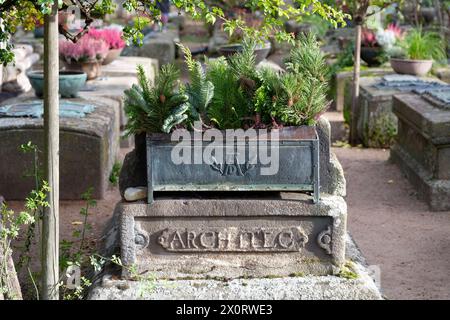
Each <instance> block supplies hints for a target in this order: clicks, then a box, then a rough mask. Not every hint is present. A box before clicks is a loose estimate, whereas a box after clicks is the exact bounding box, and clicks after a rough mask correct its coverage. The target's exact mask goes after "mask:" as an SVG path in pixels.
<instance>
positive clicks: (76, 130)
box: [0, 96, 119, 200]
mask: <svg viewBox="0 0 450 320" xmlns="http://www.w3.org/2000/svg"><path fill="white" fill-rule="evenodd" d="M36 101H37V102H42V100H37V99H36V98H34V97H32V96H21V97H19V98H15V99H10V100H7V101H5V102H4V103H3V104H2V106H3V107H4V106H6V105H11V106H14V105H23V104H25V105H26V104H27V103H30V104H31V103H32V102H36ZM65 102H75V103H79V104H81V105H89V106H93V107H94V109H93V110H92V112H90V113H87V114H85V115H84V116H83V117H78V116H76V117H67V116H64V115H63V116H62V117H61V119H60V173H61V178H60V179H61V191H60V197H61V199H80V197H81V194H82V193H83V192H85V191H86V190H87V189H88V188H90V187H93V189H94V190H93V197H94V198H103V197H104V194H105V191H106V189H107V187H108V178H109V175H110V173H111V169H112V167H113V164H114V162H115V161H116V157H117V152H118V148H119V118H118V115H117V110H118V106H117V102H115V101H114V100H110V99H106V98H103V99H102V100H100V101H99V100H85V99H70V100H65V99H62V100H61V104H64V103H65ZM43 139H44V133H43V119H42V118H34V117H1V116H0V150H2V152H1V154H0V193H1V194H3V196H4V197H5V198H6V199H11V200H13V199H24V198H25V197H26V196H27V195H28V194H29V192H30V191H31V190H33V189H35V183H34V178H33V177H30V176H25V177H24V175H25V174H29V173H30V170H32V168H33V157H34V156H33V155H32V154H23V153H22V152H21V151H19V147H20V145H22V144H24V143H27V142H28V141H32V142H33V143H34V144H36V145H37V146H38V147H39V149H40V150H43V146H44V145H43V143H44V140H43ZM41 161H42V159H41Z"/></svg>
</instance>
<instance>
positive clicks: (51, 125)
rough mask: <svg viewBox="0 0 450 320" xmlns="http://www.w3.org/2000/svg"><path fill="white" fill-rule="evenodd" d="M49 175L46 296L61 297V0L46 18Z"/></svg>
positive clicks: (44, 243)
mask: <svg viewBox="0 0 450 320" xmlns="http://www.w3.org/2000/svg"><path fill="white" fill-rule="evenodd" d="M44 28H45V35H44V81H45V87H44V132H45V178H46V181H47V182H48V184H49V187H50V192H48V194H47V196H48V198H47V200H48V203H49V204H50V206H49V207H48V208H45V212H44V216H43V226H42V288H41V290H42V298H43V299H45V300H57V299H58V298H59V290H58V280H59V261H58V260H59V97H58V92H59V85H58V81H59V80H58V78H59V54H58V1H55V2H54V4H53V7H52V12H51V14H49V15H46V16H45V22H44Z"/></svg>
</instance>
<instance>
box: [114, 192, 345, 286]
mask: <svg viewBox="0 0 450 320" xmlns="http://www.w3.org/2000/svg"><path fill="white" fill-rule="evenodd" d="M254 195H255V193H253V194H249V195H248V198H246V199H242V198H241V199H237V198H232V199H227V198H223V199H221V198H210V199H208V200H204V199H202V198H196V197H193V198H188V197H170V196H169V197H166V196H165V197H164V198H163V197H161V198H160V199H156V200H155V202H154V203H152V204H151V205H148V204H146V203H140V202H136V203H120V204H119V205H118V206H119V208H118V209H117V210H119V211H120V217H121V218H120V219H121V220H120V228H121V229H120V239H121V258H122V262H123V263H124V264H125V265H127V266H131V265H136V266H137V267H138V268H139V270H140V271H145V270H147V271H148V272H151V273H152V274H154V275H155V276H156V277H157V278H163V279H164V278H170V279H182V278H194V279H205V278H214V277H216V278H238V277H269V276H289V275H291V274H310V275H329V274H334V273H336V272H338V271H339V270H340V267H342V266H343V264H344V262H345V244H344V242H345V232H346V215H347V208H346V204H345V201H344V200H343V199H342V198H341V197H337V196H326V195H324V196H323V197H322V200H321V201H320V202H319V203H318V204H313V203H312V201H311V199H310V197H308V196H306V195H304V194H300V193H281V194H277V195H274V196H270V197H269V196H268V197H263V198H254ZM124 273H125V275H126V270H125V271H124Z"/></svg>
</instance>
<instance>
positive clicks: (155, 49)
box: [122, 29, 180, 67]
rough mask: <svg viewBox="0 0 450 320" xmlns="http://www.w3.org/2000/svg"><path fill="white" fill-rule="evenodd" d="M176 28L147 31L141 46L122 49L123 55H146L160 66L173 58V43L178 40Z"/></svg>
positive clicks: (174, 54) (174, 51) (174, 52)
mask: <svg viewBox="0 0 450 320" xmlns="http://www.w3.org/2000/svg"><path fill="white" fill-rule="evenodd" d="M179 41H180V39H179V33H178V29H166V30H163V31H162V32H155V31H151V32H149V33H148V34H147V35H146V36H145V37H144V39H143V45H142V46H141V47H137V46H134V47H133V46H132V47H127V48H125V49H124V51H123V53H122V55H123V56H139V57H148V58H153V59H156V60H158V64H159V66H160V67H161V66H162V65H164V64H166V63H172V62H174V60H175V56H176V48H175V43H176V42H179Z"/></svg>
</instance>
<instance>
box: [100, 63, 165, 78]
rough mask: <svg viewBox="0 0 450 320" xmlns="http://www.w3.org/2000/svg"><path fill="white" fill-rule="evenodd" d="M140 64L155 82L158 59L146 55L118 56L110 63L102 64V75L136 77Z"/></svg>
mask: <svg viewBox="0 0 450 320" xmlns="http://www.w3.org/2000/svg"><path fill="white" fill-rule="evenodd" d="M138 65H141V66H142V67H143V68H144V71H145V74H146V75H147V77H148V79H149V81H150V83H153V82H154V81H155V76H156V73H157V72H158V69H159V67H158V60H156V59H152V58H146V57H118V58H117V59H116V60H114V61H113V62H111V63H110V64H107V65H105V66H102V74H101V77H130V76H132V77H133V76H134V77H136V76H137V66H138Z"/></svg>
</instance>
